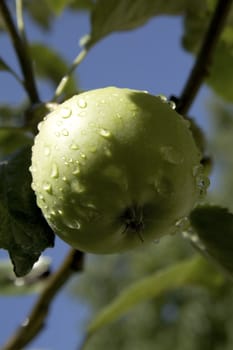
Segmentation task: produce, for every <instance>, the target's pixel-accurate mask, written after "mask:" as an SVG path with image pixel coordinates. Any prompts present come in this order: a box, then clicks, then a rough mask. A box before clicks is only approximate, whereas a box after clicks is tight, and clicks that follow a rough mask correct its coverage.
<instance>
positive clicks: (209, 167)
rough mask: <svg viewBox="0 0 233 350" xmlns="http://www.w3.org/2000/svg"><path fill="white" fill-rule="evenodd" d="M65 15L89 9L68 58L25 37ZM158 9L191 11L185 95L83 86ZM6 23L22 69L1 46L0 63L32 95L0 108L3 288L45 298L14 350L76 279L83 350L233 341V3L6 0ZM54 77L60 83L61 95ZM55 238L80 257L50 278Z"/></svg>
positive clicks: (16, 336) (1, 23)
mask: <svg viewBox="0 0 233 350" xmlns="http://www.w3.org/2000/svg"><path fill="white" fill-rule="evenodd" d="M65 11H72V12H73V13H75V14H77V16H78V14H79V13H80V11H86V13H87V14H88V16H89V18H90V32H89V33H87V35H85V36H84V37H80V50H79V52H78V53H77V56H76V57H75V58H74V60H73V62H71V63H70V64H69V63H67V62H66V61H65V60H64V59H63V58H62V55H61V54H60V53H58V52H55V51H54V50H53V49H52V48H50V47H49V46H48V45H47V44H46V43H37V42H34V41H33V39H31V35H30V39H29V35H28V34H29V31H28V29H29V28H28V27H27V25H26V24H27V21H25V18H29V19H30V21H31V24H30V26H33V27H35V28H37V27H38V28H44V30H47V32H48V35H49V33H50V30H51V26H52V25H53V23H55V21H57V20H58V18H59V16H61V15H62V13H63V12H65ZM159 16H180V17H182V19H183V33H182V38H181V46H180V50H185V51H186V52H188V53H190V54H192V55H193V57H194V61H193V62H194V63H193V67H192V68H191V70H190V74H189V75H188V76H187V77H186V81H184V82H183V90H182V92H181V93H180V95H175V94H174V92H173V91H170V96H167V97H165V96H163V95H161V94H160V93H159V92H158V94H153V93H151V92H148V91H147V87H146V86H144V87H142V88H141V90H138V89H130V88H128V87H127V86H121V87H114V86H110V87H103V86H101V82H100V85H99V87H98V88H97V89H94V90H88V91H83V89H82V86H81V84H80V83H79V84H78V83H77V79H76V76H75V75H74V73H75V71H76V69H77V68H78V69H80V70H81V69H82V66H80V64H81V63H82V62H83V61H84V60H85V59H86V57H88V56H91V54H92V48H93V47H94V46H97V45H98V44H99V42H100V41H101V40H102V39H105V38H106V37H107V36H109V35H110V34H112V33H115V32H123V31H124V32H126V31H132V32H133V31H134V30H136V29H140V28H141V27H142V26H143V25H145V24H146V23H147V22H148V21H149V20H151V19H153V18H157V17H159ZM77 27H78V23H77ZM0 30H1V32H0V35H2V36H4V37H7V38H8V40H9V41H10V43H11V47H12V50H13V51H14V54H15V56H16V58H17V62H18V65H19V68H20V69H19V72H18V70H17V69H15V67H13V66H12V65H11V64H10V63H9V60H8V57H7V55H5V54H4V52H1V56H0V70H1V71H2V73H8V74H10V75H11V76H12V77H13V79H15V80H16V81H17V83H18V86H19V88H20V89H22V91H24V93H25V99H24V101H23V103H20V104H19V105H18V106H17V107H11V106H10V105H9V104H2V105H1V106H0V112H1V113H0V156H1V163H0V175H1V182H0V183H1V185H0V199H1V201H0V217H1V230H0V248H2V249H3V250H5V251H7V252H8V254H9V261H7V262H6V261H2V262H1V264H0V271H1V276H0V293H2V294H8V295H10V294H13V295H21V294H28V293H37V294H38V298H37V301H36V303H35V305H34V306H33V308H32V310H31V312H30V314H29V315H28V319H27V320H28V321H27V322H26V323H23V324H22V325H21V326H20V327H19V328H18V329H17V330H16V331H15V332H13V334H12V337H10V339H8V340H6V343H5V344H4V345H3V347H2V350H13V349H15V350H19V349H23V348H24V347H25V346H27V345H28V344H29V343H30V342H31V341H32V340H33V339H35V337H36V336H37V335H38V334H39V333H40V332H41V331H43V326H44V324H45V322H46V318H47V316H48V313H49V307H50V305H51V303H52V302H53V300H54V298H55V296H56V294H57V293H58V291H59V290H60V289H61V288H62V287H63V286H64V285H65V283H67V282H68V281H69V280H70V278H71V277H72V276H74V275H76V274H77V275H78V276H79V278H78V283H77V285H74V287H73V290H74V293H76V294H77V295H78V296H79V298H81V299H85V301H88V302H89V304H90V305H92V309H93V313H92V315H91V317H90V320H89V321H88V323H87V325H86V328H85V332H84V333H85V334H84V339H83V341H82V342H81V343H80V347H79V348H80V349H84V348H87V349H98V348H103V347H108V348H111V349H115V348H119V346H120V347H121V348H123V349H132V348H133V349H137V348H138V349H139V348H140V349H143V348H145V349H153V348H154V347H155V346H156V345H157V344H159V348H161V349H164V350H165V349H167V350H169V349H171V348H172V346H174V343H176V345H177V348H182V349H187V350H188V349H190V350H192V349H193V350H194V349H201V348H203V349H204V348H205V349H216V350H217V349H219V344H220V345H221V349H229V348H230V347H231V346H232V345H233V340H232V339H230V331H229V329H230V326H229V325H233V320H232V317H230V316H229V309H230V306H229V305H230V304H231V303H230V300H231V298H232V296H233V295H232V292H233V291H232V287H231V279H232V275H233V214H232V208H233V205H232V196H231V192H232V176H231V175H229V174H231V170H232V154H231V147H232V146H233V142H232V135H233V123H232V102H233V87H232V78H233V68H232V67H233V55H232V45H233V7H232V1H231V0H225V1H221V0H218V1H216V0H205V1H201V0H198V1H195V2H192V3H190V2H188V1H183V0H176V1H167V2H161V1H159V0H155V1H145V0H135V1H133V0H120V1H116V0H97V1H91V0H83V1H78V0H73V1H72V0H60V1H54V0H43V1H40V2H38V1H27V0H25V1H23V0H15V2H13V1H6V0H2V1H1V2H0ZM145 40H146V38H145ZM151 45H157V47H159V45H163V43H162V42H161V43H151ZM141 54H144V53H143V51H142V53H141ZM145 54H146V53H145ZM171 59H172V58H171ZM173 65H174V66H175V62H173ZM144 69H146V68H145V67H144ZM164 74H166V71H165V72H164ZM42 81H43V82H44V84H49V85H50V86H52V89H53V95H52V96H51V97H50V98H49V99H46V98H42V93H41V91H40V88H38V86H40V84H41V82H42ZM113 85H114V84H113ZM204 85H207V86H208V87H209V89H210V90H211V91H212V93H213V96H215V99H218V100H217V102H216V101H214V102H211V106H210V107H209V110H211V111H212V112H211V113H212V116H213V117H212V119H211V121H210V124H211V133H210V134H211V136H209V137H208V135H206V133H205V132H204V131H203V130H202V129H201V128H200V126H199V124H198V122H197V116H192V117H191V116H190V115H189V111H190V108H191V106H192V104H193V103H194V101H195V99H196V97H197V95H198V93H199V91H200V89H201V87H202V86H204ZM155 90H156V86H155ZM216 169H217V175H215V171H216ZM215 178H217V180H216V183H217V185H216V186H215V188H214V190H212V188H211V190H209V186H210V184H212V181H214V179H215ZM57 236H59V237H60V238H61V239H62V240H64V242H66V243H68V244H69V246H70V251H69V253H68V255H67V257H66V258H65V259H64V261H63V263H62V264H61V266H60V267H59V268H58V269H57V270H56V271H55V272H53V273H50V272H49V270H50V264H51V263H50V262H49V260H47V259H46V257H45V256H44V255H43V254H42V253H43V252H44V251H45V250H46V249H47V248H49V247H50V248H52V247H53V248H54V249H56V244H55V243H56V240H55V238H56V237H57ZM158 241H159V242H158ZM154 243H159V244H154ZM90 253H92V254H90ZM93 253H94V254H93ZM109 274H111V278H110V280H109ZM91 285H92V286H93V285H95V288H94V292H93V290H92V289H93V288H90V286H91ZM103 286H105V289H104V290H103ZM221 308H222V309H223V310H224V311H225V314H224V315H223V314H222V313H221V312H220V311H219V310H220V309H221ZM190 315H193V317H191V316H190ZM189 319H190V322H187V321H186V320H189ZM221 322H224V327H223V326H222V323H221ZM221 327H222V328H221ZM193 329H194V331H193ZM114 334H117V335H118V337H117V340H115V341H113V339H114Z"/></svg>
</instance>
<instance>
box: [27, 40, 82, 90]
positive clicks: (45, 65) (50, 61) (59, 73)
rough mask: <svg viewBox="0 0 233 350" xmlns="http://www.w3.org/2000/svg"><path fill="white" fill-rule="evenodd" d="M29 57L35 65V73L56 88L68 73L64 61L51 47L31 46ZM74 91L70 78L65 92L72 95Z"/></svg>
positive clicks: (73, 84) (37, 44)
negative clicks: (30, 56)
mask: <svg viewBox="0 0 233 350" xmlns="http://www.w3.org/2000/svg"><path fill="white" fill-rule="evenodd" d="M31 55H32V58H33V61H34V63H35V69H36V73H37V74H38V75H39V76H40V77H41V78H43V79H46V80H49V81H50V82H51V83H52V84H53V85H54V86H55V87H56V86H57V85H58V83H59V82H60V80H61V79H62V77H63V76H64V75H65V74H66V73H67V71H68V65H67V63H66V62H65V60H64V59H63V58H62V57H61V56H60V54H59V53H57V52H55V51H54V50H53V49H52V48H51V47H47V46H46V45H43V44H39V43H34V44H32V45H31ZM76 91H77V88H76V83H75V80H74V79H73V78H70V79H69V82H68V84H67V85H66V90H65V92H66V93H67V94H68V95H72V94H74V93H75V92H76Z"/></svg>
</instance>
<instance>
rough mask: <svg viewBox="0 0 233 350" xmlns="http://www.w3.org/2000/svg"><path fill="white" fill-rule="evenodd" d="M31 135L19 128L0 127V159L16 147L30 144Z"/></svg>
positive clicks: (31, 140)
mask: <svg viewBox="0 0 233 350" xmlns="http://www.w3.org/2000/svg"><path fill="white" fill-rule="evenodd" d="M32 143H33V138H32V135H31V134H30V133H28V132H26V131H25V130H23V129H20V128H11V127H9V128H7V127H3V128H0V159H1V158H3V157H6V156H8V155H9V154H10V153H13V152H14V151H16V150H17V149H19V148H21V147H23V146H27V145H32Z"/></svg>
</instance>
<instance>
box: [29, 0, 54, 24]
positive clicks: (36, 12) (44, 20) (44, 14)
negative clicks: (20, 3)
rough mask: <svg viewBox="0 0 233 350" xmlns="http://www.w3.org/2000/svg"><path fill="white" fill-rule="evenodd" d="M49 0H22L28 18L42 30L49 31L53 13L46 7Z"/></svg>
mask: <svg viewBox="0 0 233 350" xmlns="http://www.w3.org/2000/svg"><path fill="white" fill-rule="evenodd" d="M48 1H49V0H40V1H38V0H24V6H25V9H26V10H27V12H28V14H29V16H30V17H31V19H32V20H34V22H35V23H36V24H37V25H39V26H40V27H42V28H43V29H46V30H49V29H50V26H51V23H52V20H53V17H54V16H53V15H54V13H53V12H52V10H51V8H50V7H49V5H48Z"/></svg>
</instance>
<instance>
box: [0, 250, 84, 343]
mask: <svg viewBox="0 0 233 350" xmlns="http://www.w3.org/2000/svg"><path fill="white" fill-rule="evenodd" d="M83 261H84V254H83V253H82V252H80V251H77V250H75V249H71V250H70V252H69V254H68V255H67V257H66V259H65V260H64V262H63V263H62V265H61V267H60V268H59V269H58V270H57V272H55V273H54V274H53V275H51V277H49V279H48V283H47V285H46V287H45V289H44V290H43V291H42V293H41V294H40V296H39V299H38V300H37V302H36V304H35V305H34V307H33V309H32V310H31V312H30V314H29V316H28V318H27V319H26V321H25V322H24V323H23V324H22V326H21V327H20V328H19V329H18V330H17V331H16V332H15V334H14V335H13V337H12V338H11V339H9V341H8V342H7V343H6V344H5V345H4V346H3V347H2V348H1V350H20V349H22V348H23V347H24V346H25V345H27V344H28V343H29V342H30V341H31V340H32V339H34V338H35V336H36V335H37V334H38V333H39V332H40V331H41V330H42V329H43V327H44V325H45V319H46V317H47V315H48V312H49V307H50V305H51V303H52V301H53V300H54V297H55V295H56V294H57V293H58V291H59V290H60V289H61V288H62V287H63V285H64V284H65V283H66V282H67V281H68V280H69V279H70V277H71V276H72V275H73V274H75V273H76V272H79V271H82V269H83Z"/></svg>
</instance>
